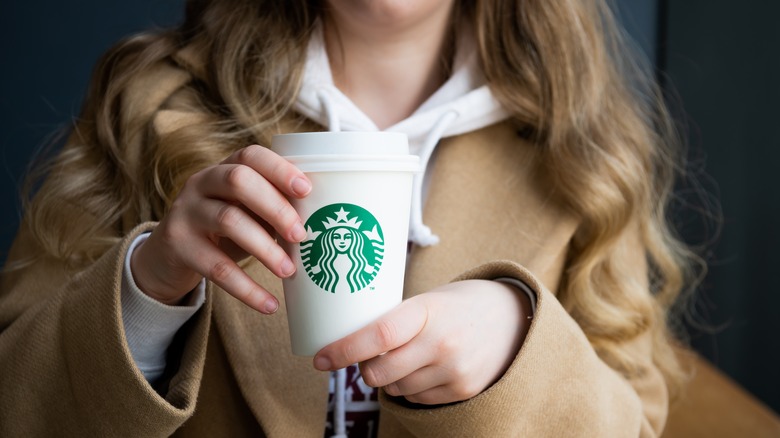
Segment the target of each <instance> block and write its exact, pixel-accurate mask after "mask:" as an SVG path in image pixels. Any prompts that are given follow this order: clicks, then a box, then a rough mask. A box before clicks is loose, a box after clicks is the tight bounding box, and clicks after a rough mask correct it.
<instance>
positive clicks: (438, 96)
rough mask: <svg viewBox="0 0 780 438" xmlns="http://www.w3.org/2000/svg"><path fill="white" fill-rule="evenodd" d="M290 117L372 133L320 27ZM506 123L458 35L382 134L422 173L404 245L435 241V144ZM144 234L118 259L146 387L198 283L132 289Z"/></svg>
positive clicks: (338, 379) (160, 367)
mask: <svg viewBox="0 0 780 438" xmlns="http://www.w3.org/2000/svg"><path fill="white" fill-rule="evenodd" d="M295 109H296V110H297V111H298V112H300V113H301V114H303V115H304V116H306V117H308V118H309V119H311V120H313V121H315V122H317V123H319V124H321V125H323V126H327V127H328V129H329V130H331V131H340V130H344V131H378V130H379V129H378V128H377V126H376V124H375V123H374V122H373V121H372V120H371V119H370V118H369V117H368V116H367V115H366V114H365V113H364V112H363V111H361V110H360V108H358V107H357V106H356V105H355V104H354V103H353V102H352V101H350V100H349V98H347V96H345V95H344V94H343V93H342V92H341V91H340V90H339V89H338V88H336V86H335V85H334V83H333V76H332V74H331V70H330V63H329V61H328V55H327V52H326V51H325V44H324V38H323V33H322V28H321V26H320V27H319V28H318V29H317V30H316V31H315V32H314V34H313V36H312V38H311V40H310V42H309V47H308V53H307V59H306V67H305V72H304V78H303V86H302V89H301V91H300V94H299V96H298V101H297V102H296V103H295ZM507 117H508V113H507V111H506V110H505V109H504V108H503V107H502V106H501V105H500V104H499V102H498V101H497V100H496V99H495V98H494V97H493V94H492V93H491V91H490V89H489V88H488V86H487V85H486V82H485V78H484V76H483V75H482V72H481V70H480V69H479V64H478V62H477V52H476V50H475V44H474V39H473V37H472V35H471V34H470V33H468V32H465V33H463V34H461V35H460V36H459V38H458V41H457V50H456V55H455V59H454V63H453V74H452V76H451V77H450V78H449V79H448V80H447V81H446V82H445V83H444V84H443V85H442V86H441V88H439V89H438V90H437V91H436V92H435V93H434V94H433V95H431V96H430V97H429V98H428V100H426V101H425V102H424V103H423V104H422V105H421V106H420V107H419V108H418V109H417V110H416V111H415V112H414V113H413V114H412V115H411V116H409V117H408V118H407V119H405V120H402V121H401V122H399V123H397V124H395V125H393V126H391V127H389V128H387V129H386V131H391V132H401V133H404V134H406V135H407V136H408V138H409V146H410V150H411V153H412V154H415V155H419V156H420V164H421V168H422V170H423V172H421V173H420V174H418V175H417V176H416V177H415V181H414V185H413V190H414V193H413V197H412V208H411V217H410V228H409V240H410V241H412V242H414V243H416V244H418V245H422V246H427V245H433V244H436V243H437V242H438V237H437V236H435V235H434V234H433V233H432V232H431V230H430V229H429V228H428V227H427V226H425V225H424V224H423V222H422V205H423V191H424V188H425V184H424V183H425V170H427V169H428V167H429V166H428V165H429V161H430V158H431V155H432V154H433V150H434V149H435V147H436V145H437V144H438V143H439V140H440V139H442V138H445V137H450V136H455V135H459V134H464V133H467V132H471V131H475V130H477V129H480V128H483V127H486V126H489V125H492V124H494V123H496V122H499V121H501V120H504V119H506V118H507ZM147 237H148V234H144V235H141V236H139V237H138V238H137V239H136V240H135V241H134V242H133V244H132V245H131V246H130V249H129V250H128V253H127V255H126V258H125V268H124V271H123V277H124V278H123V282H122V283H123V284H122V301H121V302H122V319H123V323H124V326H125V334H126V336H127V342H128V346H129V348H130V351H131V353H132V355H133V360H134V361H135V363H136V365H137V366H138V367H139V369H140V370H141V371H142V373H143V374H144V376H145V377H146V379H147V380H149V381H150V382H153V381H154V380H156V379H157V378H159V377H160V376H161V375H162V372H163V371H164V369H165V356H166V351H167V349H168V346H169V345H170V343H171V341H172V339H173V335H174V334H175V333H176V332H177V331H178V330H179V328H181V326H182V325H183V324H184V323H185V322H186V321H187V319H189V318H190V317H191V316H192V315H194V314H195V312H196V311H197V310H198V309H199V308H200V306H201V305H202V304H203V302H204V301H205V280H204V281H202V282H201V283H200V285H199V286H198V287H197V288H196V289H195V290H194V291H193V292H192V294H191V295H190V297H189V299H188V303H189V305H185V306H175V307H173V306H166V305H164V304H161V303H159V302H157V301H155V300H153V299H151V298H149V297H148V296H147V295H145V294H144V293H143V292H141V291H140V289H138V287H137V286H136V284H135V282H134V281H133V276H132V273H131V271H130V257H131V256H132V253H133V250H134V248H135V247H136V246H137V245H138V244H139V243H141V242H142V241H143V240H145V239H146V238H147ZM332 379H333V380H332V383H331V385H332V386H331V387H335V394H334V395H335V402H336V403H335V404H336V406H335V414H336V415H334V419H335V423H336V424H335V425H334V426H335V431H336V433H337V435H336V436H346V435H344V433H345V429H344V403H345V402H344V388H345V385H346V383H345V373H344V370H341V371H339V372H337V373H334V375H333V376H332Z"/></svg>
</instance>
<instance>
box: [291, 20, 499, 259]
mask: <svg viewBox="0 0 780 438" xmlns="http://www.w3.org/2000/svg"><path fill="white" fill-rule="evenodd" d="M295 109H296V110H297V111H298V112H300V113H301V114H303V115H305V116H306V117H308V118H309V119H311V120H313V121H315V122H317V123H319V124H321V125H323V126H327V127H328V128H329V130H331V131H341V130H343V131H378V130H379V128H377V126H376V124H375V123H374V122H373V121H372V120H371V119H370V118H369V117H368V116H367V115H366V114H365V113H363V111H361V110H360V108H358V107H357V106H355V104H354V103H353V102H352V101H351V100H349V98H348V97H347V96H345V95H344V94H343V93H342V92H341V91H340V90H339V89H338V88H336V86H335V85H334V84H333V76H332V74H331V70H330V63H329V62H328V54H327V52H326V50H325V41H324V38H323V32H322V26H319V27H318V29H317V30H316V31H315V32H314V34H313V36H312V39H311V41H310V42H309V48H308V53H307V58H306V68H305V71H304V77H303V86H302V88H301V91H300V94H299V96H298V101H297V102H296V103H295ZM508 115H509V114H508V112H507V111H506V110H505V109H504V108H503V107H502V106H501V105H500V104H499V102H498V101H497V100H496V99H495V98H494V97H493V94H492V93H491V91H490V89H489V88H488V86H487V84H486V83H485V78H484V76H483V75H482V72H481V70H480V68H479V64H478V62H477V51H476V50H475V44H474V39H473V37H472V35H471V34H470V33H468V32H464V33H462V34H460V36H459V38H458V42H457V50H456V55H455V59H454V63H453V74H452V76H450V78H449V79H448V80H447V82H445V83H444V85H442V86H441V88H439V89H438V90H437V91H436V92H435V93H434V94H433V95H431V97H429V98H428V100H426V101H425V102H423V104H422V105H420V107H419V108H418V109H417V110H416V111H415V112H414V113H413V114H412V115H411V116H409V117H408V118H406V119H404V120H402V121H400V122H398V123H396V124H395V125H393V126H391V127H389V128H387V129H385V131H389V132H401V133H404V134H406V135H407V137H408V138H409V147H410V151H411V153H412V154H414V155H419V156H420V165H421V167H422V170H423V171H425V170H426V169H427V168H428V164H429V160H430V157H431V155H432V154H433V150H434V149H435V148H436V145H437V144H438V143H439V140H440V139H442V138H445V137H451V136H454V135H458V134H464V133H466V132H471V131H475V130H477V129H480V128H484V127H486V126H489V125H492V124H494V123H496V122H498V121H501V120H504V119H506V118H507V117H508ZM424 181H425V174H424V173H422V174H419V175H418V177H417V178H416V179H415V183H414V194H413V197H412V209H411V218H410V223H409V240H411V241H412V242H414V243H416V244H418V245H422V246H427V245H432V244H436V243H437V242H438V238H437V237H436V236H435V235H433V234H432V232H431V230H430V229H429V228H428V227H426V226H425V225H424V224H423V222H422V205H423V189H424Z"/></svg>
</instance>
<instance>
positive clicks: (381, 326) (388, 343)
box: [376, 318, 398, 350]
mask: <svg viewBox="0 0 780 438" xmlns="http://www.w3.org/2000/svg"><path fill="white" fill-rule="evenodd" d="M376 339H377V342H378V344H379V345H380V346H382V348H385V349H387V350H390V349H391V348H393V347H394V346H395V343H396V341H397V340H398V327H397V326H396V325H395V323H394V322H393V321H392V320H391V319H389V318H384V319H381V320H379V321H377V324H376Z"/></svg>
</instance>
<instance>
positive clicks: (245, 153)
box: [236, 144, 262, 164]
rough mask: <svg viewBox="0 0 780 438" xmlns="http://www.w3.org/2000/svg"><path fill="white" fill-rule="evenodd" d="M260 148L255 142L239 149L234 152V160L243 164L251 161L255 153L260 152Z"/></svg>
mask: <svg viewBox="0 0 780 438" xmlns="http://www.w3.org/2000/svg"><path fill="white" fill-rule="evenodd" d="M261 149H262V147H261V146H258V145H256V144H253V145H251V146H247V147H245V148H242V149H239V150H238V152H236V161H238V162H239V163H243V164H246V163H251V162H252V161H253V160H254V158H255V157H256V156H257V154H258V153H260V151H261Z"/></svg>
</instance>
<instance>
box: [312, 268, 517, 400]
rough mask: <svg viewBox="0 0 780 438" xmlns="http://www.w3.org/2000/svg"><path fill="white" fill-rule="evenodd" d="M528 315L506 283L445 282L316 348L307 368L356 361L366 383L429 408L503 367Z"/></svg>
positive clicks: (467, 392) (467, 394)
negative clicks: (351, 331) (324, 345)
mask: <svg viewBox="0 0 780 438" xmlns="http://www.w3.org/2000/svg"><path fill="white" fill-rule="evenodd" d="M530 314H531V304H530V302H529V300H528V297H527V296H526V295H525V294H524V293H522V292H520V291H517V290H515V288H514V287H513V286H510V285H507V284H504V283H499V282H495V281H487V280H468V281H461V282H456V283H451V284H448V285H445V286H441V287H439V288H436V289H434V290H432V291H430V292H428V293H424V294H421V295H418V296H416V297H414V298H410V299H408V300H406V301H404V302H403V303H401V304H400V305H399V306H398V307H396V308H395V309H393V310H392V311H390V312H388V313H387V314H386V315H384V316H382V317H380V318H379V319H378V320H377V321H375V322H373V323H371V324H369V325H368V326H366V327H364V328H363V329H361V330H359V331H357V332H355V333H353V334H351V335H349V336H347V337H345V338H343V339H341V340H338V341H336V342H334V343H332V344H330V345H328V346H327V347H325V348H323V349H322V350H321V351H320V352H319V353H317V355H316V356H315V358H314V366H315V367H316V368H317V369H319V370H323V371H324V370H335V369H339V368H344V367H347V366H349V365H351V364H354V363H358V362H360V370H361V373H362V375H363V380H364V381H365V382H366V384H367V385H370V386H375V387H384V389H385V391H386V392H387V393H388V394H390V395H392V396H403V397H405V398H406V399H407V400H409V401H410V402H413V403H422V404H428V405H433V404H444V403H452V402H457V401H462V400H466V399H469V398H471V397H474V396H475V395H477V394H479V393H481V392H482V391H484V390H485V389H486V388H487V387H489V386H490V385H492V384H493V383H495V382H496V381H497V380H498V379H499V378H500V377H501V376H502V375H503V374H504V372H505V371H506V369H507V368H509V365H510V364H511V363H512V360H513V359H514V358H515V356H516V355H517V352H518V351H519V349H520V346H521V345H522V342H523V340H524V338H525V335H526V333H527V332H528V327H529V325H530V320H528V319H527V316H529V315H530ZM383 353H385V354H383Z"/></svg>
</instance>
